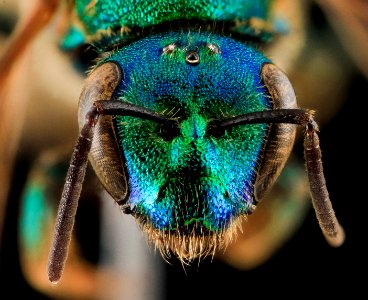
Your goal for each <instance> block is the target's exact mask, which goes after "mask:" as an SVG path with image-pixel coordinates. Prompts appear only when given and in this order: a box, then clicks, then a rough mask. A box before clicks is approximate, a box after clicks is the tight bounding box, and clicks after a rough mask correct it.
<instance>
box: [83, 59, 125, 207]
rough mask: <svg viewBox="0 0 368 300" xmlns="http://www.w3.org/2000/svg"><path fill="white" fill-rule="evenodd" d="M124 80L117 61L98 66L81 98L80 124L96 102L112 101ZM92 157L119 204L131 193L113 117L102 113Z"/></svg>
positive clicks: (101, 177)
mask: <svg viewBox="0 0 368 300" xmlns="http://www.w3.org/2000/svg"><path fill="white" fill-rule="evenodd" d="M120 80H121V70H120V68H119V66H117V65H116V64H115V63H113V62H107V63H104V64H102V65H101V66H99V67H97V68H96V69H95V70H94V71H93V72H92V73H91V74H90V75H89V77H88V78H87V80H86V83H85V86H84V88H83V91H82V93H81V96H80V99H79V127H80V129H81V128H82V126H83V124H84V121H85V116H86V113H87V112H88V111H89V110H90V109H91V107H92V106H93V104H94V103H95V102H96V101H100V100H106V101H108V100H110V99H111V97H112V95H113V93H114V91H115V89H116V87H117V86H118V85H119V83H120ZM89 160H90V162H91V164H92V166H93V169H94V171H95V172H96V174H97V176H98V178H99V179H100V182H101V183H102V184H103V186H104V187H105V189H106V190H107V192H108V193H109V194H110V195H111V196H112V197H113V198H114V200H115V201H116V202H118V203H119V204H120V203H122V202H123V201H124V199H125V198H126V196H127V193H128V188H127V180H126V176H125V170H124V168H123V164H122V162H121V156H120V153H119V146H118V144H117V143H116V138H115V134H114V131H113V124H112V116H100V118H99V122H98V123H97V124H96V128H95V135H94V138H93V142H92V146H91V151H90V155H89Z"/></svg>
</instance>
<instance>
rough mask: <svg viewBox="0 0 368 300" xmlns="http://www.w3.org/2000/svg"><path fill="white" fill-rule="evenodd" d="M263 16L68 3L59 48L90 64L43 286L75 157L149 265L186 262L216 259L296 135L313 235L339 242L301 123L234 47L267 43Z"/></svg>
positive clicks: (258, 59) (258, 5)
mask: <svg viewBox="0 0 368 300" xmlns="http://www.w3.org/2000/svg"><path fill="white" fill-rule="evenodd" d="M50 3H51V2H50ZM271 4H272V1H229V2H228V3H226V4H224V6H223V7H221V5H219V6H218V7H214V6H213V4H212V3H210V2H208V3H207V2H206V1H204V2H203V3H184V2H182V1H178V2H177V3H175V5H174V4H172V3H171V5H170V6H169V5H168V4H167V3H166V2H165V1H158V2H155V3H145V2H144V3H142V4H141V5H140V6H139V7H138V6H135V5H134V3H130V2H128V1H125V2H122V1H116V2H111V1H70V2H69V5H70V10H69V16H70V23H69V25H68V28H69V30H68V32H67V34H66V36H65V37H64V39H63V46H64V47H65V48H75V47H77V46H79V45H80V44H85V43H88V44H92V45H93V46H94V47H96V48H97V49H98V51H99V52H101V53H104V54H103V55H102V58H100V60H99V61H98V62H97V64H96V66H95V67H93V69H92V70H91V71H90V73H89V75H88V78H87V79H86V81H85V85H84V87H83V89H82V92H81V95H80V100H79V124H80V125H79V126H80V135H79V137H78V139H77V142H76V144H75V147H74V152H73V155H72V158H71V162H70V167H69V170H68V174H67V176H66V182H65V186H64V190H63V193H62V196H61V202H60V206H59V212H58V217H57V221H56V228H55V234H54V241H53V244H52V248H51V252H50V258H49V268H48V270H49V279H50V281H52V282H57V281H58V280H59V279H60V277H61V275H62V273H63V269H64V265H65V261H66V258H67V254H68V247H69V242H70V240H71V234H72V230H73V225H74V218H75V215H76V210H77V206H78V199H79V197H80V193H81V190H82V184H83V182H84V176H85V172H86V167H87V164H88V158H89V160H90V162H91V164H92V166H93V168H94V170H95V173H96V174H97V176H98V178H99V180H100V182H101V183H102V185H103V186H104V187H105V189H106V190H107V192H108V193H109V194H110V195H111V196H112V198H113V199H114V200H115V201H116V203H117V204H118V206H119V207H120V208H121V210H122V211H123V212H124V213H126V214H130V215H132V216H133V217H134V218H135V219H136V220H137V222H138V223H139V224H140V227H141V228H142V229H143V231H144V232H145V233H146V235H147V237H148V239H149V240H150V241H151V242H153V243H154V245H155V246H156V247H157V248H158V249H159V251H160V252H161V253H162V254H163V256H165V257H168V256H170V255H171V253H174V255H176V256H177V257H178V258H179V259H180V260H181V261H183V263H188V262H189V263H190V262H191V261H193V259H195V258H197V257H202V256H207V255H213V254H214V253H215V252H216V251H217V250H218V249H222V248H225V247H226V245H227V244H228V243H229V242H230V241H231V239H232V236H233V235H234V234H235V232H236V230H237V228H238V227H239V223H240V222H241V220H242V219H243V218H244V217H246V216H247V215H250V214H251V213H252V212H253V211H254V210H255V209H256V206H257V204H258V202H259V201H260V200H262V199H263V197H264V195H265V194H266V192H267V191H268V190H269V189H270V188H271V186H272V185H273V184H274V182H275V181H276V179H277V178H278V176H279V175H280V173H281V171H282V169H283V167H284V165H285V163H286V160H287V159H288V157H289V155H290V152H291V150H292V145H293V141H294V138H295V132H296V126H297V125H299V126H301V127H302V128H304V147H305V159H306V168H307V173H308V177H309V182H310V190H311V196H312V203H313V206H314V209H315V211H316V215H317V219H318V221H319V224H320V226H321V229H322V232H323V234H324V235H325V237H326V239H327V241H328V242H329V243H330V244H331V245H332V246H340V245H341V244H342V243H343V240H344V233H343V229H342V228H341V226H340V225H339V222H338V221H337V219H336V216H335V214H334V211H333V208H332V204H331V201H330V200H329V196H328V191H327V187H326V183H325V179H324V175H323V168H322V162H321V152H320V150H319V140H318V136H317V132H318V125H317V124H316V122H315V120H314V115H313V112H312V111H309V110H304V109H300V108H298V105H297V102H296V97H295V93H294V90H293V87H292V85H291V83H290V81H289V80H288V78H287V76H286V75H285V73H284V72H283V71H281V70H280V69H279V68H278V67H277V66H275V65H274V64H273V63H272V62H271V60H270V59H268V58H267V57H265V56H264V55H263V54H262V53H261V52H260V51H258V50H257V49H256V47H254V46H253V43H249V42H248V41H249V40H253V39H257V40H261V41H262V42H266V41H267V40H268V39H270V37H271V36H272V35H273V28H272V26H271V25H270V24H269V23H268V18H269V11H270V10H271Z"/></svg>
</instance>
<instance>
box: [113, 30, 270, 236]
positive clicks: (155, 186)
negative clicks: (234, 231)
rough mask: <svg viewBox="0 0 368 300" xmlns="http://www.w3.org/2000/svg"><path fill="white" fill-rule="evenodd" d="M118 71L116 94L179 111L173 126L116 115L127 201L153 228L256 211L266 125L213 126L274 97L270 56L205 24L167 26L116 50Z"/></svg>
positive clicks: (214, 226)
mask: <svg viewBox="0 0 368 300" xmlns="http://www.w3.org/2000/svg"><path fill="white" fill-rule="evenodd" d="M106 61H114V62H116V63H117V64H118V65H119V66H120V68H121V70H122V73H123V78H122V82H121V84H120V86H119V87H118V92H117V96H118V97H119V98H120V99H121V101H127V102H131V103H134V104H138V105H140V106H143V107H145V108H148V109H151V110H153V111H156V112H159V113H162V114H164V115H165V116H166V117H168V118H175V119H177V120H178V122H179V124H180V128H179V131H177V132H172V131H170V129H168V128H164V127H163V125H160V124H157V123H155V122H152V121H149V120H143V119H140V118H134V117H116V118H115V132H116V135H117V137H118V142H119V145H120V147H121V150H122V153H123V156H124V159H125V164H126V169H127V177H128V184H129V198H128V200H127V204H129V205H130V206H131V207H132V209H133V211H134V212H135V215H136V217H137V218H138V219H139V220H140V221H141V222H142V223H143V224H145V225H148V226H150V227H151V228H152V229H153V230H156V231H160V232H172V233H178V232H181V233H185V234H188V233H193V232H194V234H195V233H198V234H209V235H211V234H213V233H215V234H217V233H221V232H222V231H223V230H226V229H227V228H228V227H229V226H230V225H231V223H232V221H233V220H235V219H236V218H237V217H238V216H240V215H244V214H247V213H249V212H251V211H252V209H253V205H254V196H253V185H254V182H255V178H256V174H257V170H258V166H259V163H260V159H261V156H262V150H263V148H264V146H265V141H266V138H267V132H268V126H267V125H265V124H252V125H246V126H238V127H234V128H232V129H229V130H226V131H224V132H222V133H220V134H213V135H211V134H209V133H208V124H209V122H210V121H212V120H216V119H217V120H221V119H225V118H228V117H232V116H236V115H240V114H245V113H249V112H254V111H261V110H264V109H268V108H271V107H272V103H271V100H270V99H269V97H268V96H267V94H266V91H265V88H264V87H263V84H262V82H261V78H260V71H261V66H262V64H263V63H264V62H266V61H267V59H266V58H265V57H264V56H263V55H262V54H260V53H259V52H257V51H256V50H255V49H253V48H251V47H249V46H246V45H244V44H242V43H239V42H236V41H234V40H232V39H230V38H226V37H222V36H218V35H214V34H211V33H207V32H202V33H198V32H195V33H193V32H189V33H188V32H186V33H183V32H182V33H179V32H170V33H166V34H161V35H156V36H151V37H149V38H146V39H143V40H140V41H138V42H136V43H133V44H131V45H129V46H127V47H124V48H123V49H121V50H119V51H117V52H115V53H113V54H112V55H111V56H110V57H109V58H108V59H107V60H106Z"/></svg>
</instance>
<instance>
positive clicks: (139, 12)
mask: <svg viewBox="0 0 368 300" xmlns="http://www.w3.org/2000/svg"><path fill="white" fill-rule="evenodd" d="M272 2H273V1H271V0H262V1H254V0H245V1H237V0H224V1H216V0H186V1H184V0H162V1H144V0H139V1H132V0H127V1H123V0H115V1H110V0H76V1H75V5H74V12H73V14H74V15H75V19H74V21H73V24H71V26H70V30H69V32H68V34H67V36H66V37H65V41H64V47H65V48H72V47H74V46H76V45H77V44H81V43H82V41H84V42H92V43H99V42H100V41H101V39H108V38H107V36H108V37H109V39H110V42H111V35H114V36H115V38H114V39H115V40H116V41H119V40H120V41H122V40H125V39H126V38H128V37H131V36H132V35H135V34H137V32H138V34H139V30H138V31H137V28H147V27H151V26H156V25H159V24H163V23H166V22H173V21H177V20H181V21H183V20H187V21H190V20H193V19H194V20H201V21H209V22H213V21H214V22H223V21H224V22H232V23H233V27H234V28H232V30H233V31H235V32H238V33H241V34H248V35H256V34H259V33H256V32H259V28H257V29H256V30H253V29H252V28H251V26H250V25H249V23H248V21H249V20H251V19H258V20H263V21H265V22H267V21H268V18H269V12H270V9H271V3H272ZM186 25H187V24H186V23H182V24H181V26H183V27H185V26H186ZM169 26H170V25H168V26H167V27H168V28H167V29H169ZM220 27H221V25H220ZM132 31H133V32H132ZM261 31H262V30H261ZM116 35H119V38H117V37H116Z"/></svg>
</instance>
